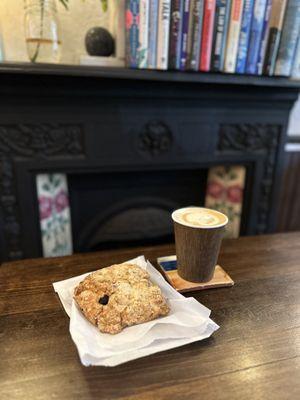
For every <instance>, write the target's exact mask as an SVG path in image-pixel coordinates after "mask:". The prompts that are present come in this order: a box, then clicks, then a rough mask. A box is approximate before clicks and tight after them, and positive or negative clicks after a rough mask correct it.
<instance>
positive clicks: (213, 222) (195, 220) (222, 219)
mask: <svg viewBox="0 0 300 400" xmlns="http://www.w3.org/2000/svg"><path fill="white" fill-rule="evenodd" d="M172 218H173V220H174V221H175V222H177V223H179V224H182V225H186V226H190V227H193V228H208V229H209V228H217V227H221V226H224V225H226V224H227V222H228V218H227V217H226V215H224V214H222V213H220V212H219V211H215V210H211V209H209V208H202V207H187V208H181V209H179V210H176V211H174V212H173V214H172Z"/></svg>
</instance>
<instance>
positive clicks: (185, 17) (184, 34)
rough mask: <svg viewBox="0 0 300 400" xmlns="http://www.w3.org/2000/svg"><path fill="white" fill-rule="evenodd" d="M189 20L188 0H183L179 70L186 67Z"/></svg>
mask: <svg viewBox="0 0 300 400" xmlns="http://www.w3.org/2000/svg"><path fill="white" fill-rule="evenodd" d="M189 20H190V0H184V3H183V13H182V29H181V46H180V48H181V54H180V66H179V68H180V69H181V70H185V69H186V63H187V50H188V33H189Z"/></svg>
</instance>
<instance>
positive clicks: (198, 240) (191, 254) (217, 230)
mask: <svg viewBox="0 0 300 400" xmlns="http://www.w3.org/2000/svg"><path fill="white" fill-rule="evenodd" d="M172 219H173V222H174V231H175V244H176V256H177V269H178V274H179V275H180V276H181V277H182V278H183V279H185V280H187V281H190V282H208V281H210V280H211V279H212V277H213V275H214V270H215V266H216V264H217V260H218V255H219V251H220V247H221V242H222V238H223V235H224V231H225V226H226V225H227V223H228V218H227V216H226V215H225V214H223V213H221V212H219V211H216V210H212V209H209V208H203V207H185V208H180V209H178V210H175V211H174V212H173V213H172Z"/></svg>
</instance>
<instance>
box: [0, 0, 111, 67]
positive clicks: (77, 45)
mask: <svg viewBox="0 0 300 400" xmlns="http://www.w3.org/2000/svg"><path fill="white" fill-rule="evenodd" d="M36 1H37V2H38V1H39V0H36ZM24 4H25V0H0V27H1V31H2V35H1V36H2V42H3V48H4V56H5V60H6V61H28V57H27V51H26V45H25V40H24ZM56 4H57V10H58V17H59V23H60V28H61V39H62V59H61V62H62V63H67V64H68V63H71V64H74V63H75V64H78V60H79V57H80V55H83V54H86V52H85V48H84V37H85V34H86V32H87V30H88V29H89V28H91V27H93V26H103V27H106V28H108V19H109V18H108V17H109V14H104V13H103V12H102V8H101V3H100V0H88V1H83V0H70V5H69V10H65V8H64V7H63V6H62V5H61V4H60V3H59V1H58V0H56ZM78 27H79V29H78Z"/></svg>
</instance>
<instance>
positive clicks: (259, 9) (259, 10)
mask: <svg viewBox="0 0 300 400" xmlns="http://www.w3.org/2000/svg"><path fill="white" fill-rule="evenodd" d="M266 5H267V0H255V4H254V12H253V18H252V24H251V31H250V40H249V48H248V56H247V66H246V72H247V73H248V74H257V62H258V56H259V48H260V42H261V36H262V30H263V24H264V17H265V11H266Z"/></svg>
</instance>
